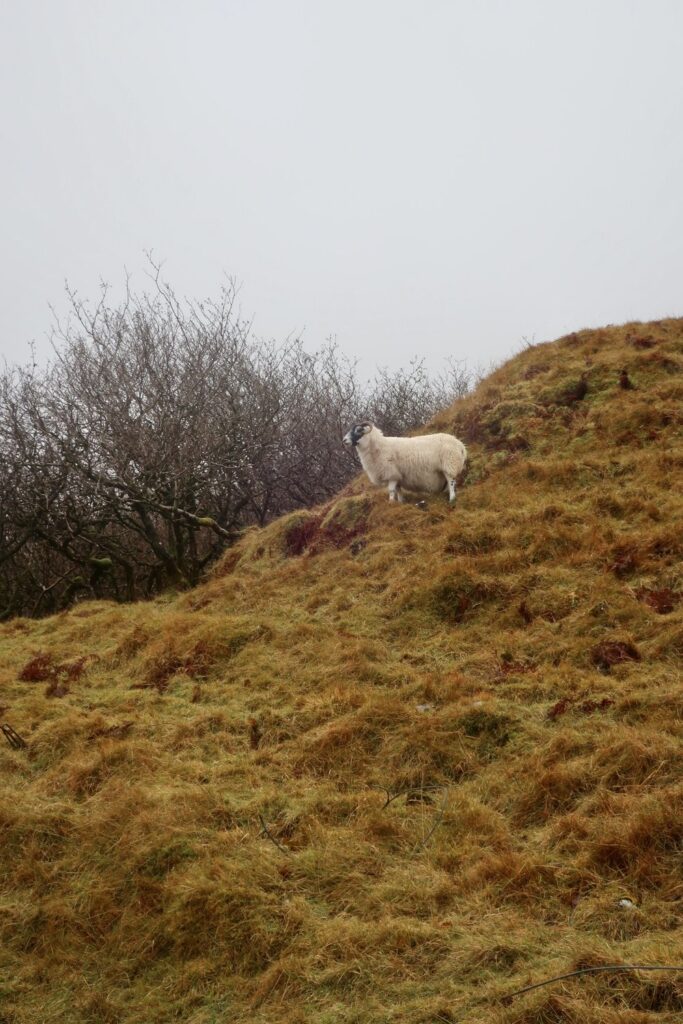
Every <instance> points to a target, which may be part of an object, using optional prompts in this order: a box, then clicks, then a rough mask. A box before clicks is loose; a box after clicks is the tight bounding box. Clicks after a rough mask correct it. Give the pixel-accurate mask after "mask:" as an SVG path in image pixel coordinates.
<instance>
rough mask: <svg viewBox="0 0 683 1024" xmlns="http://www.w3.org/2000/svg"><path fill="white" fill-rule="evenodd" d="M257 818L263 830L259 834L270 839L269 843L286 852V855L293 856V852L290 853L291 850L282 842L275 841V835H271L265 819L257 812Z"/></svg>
mask: <svg viewBox="0 0 683 1024" xmlns="http://www.w3.org/2000/svg"><path fill="white" fill-rule="evenodd" d="M258 818H259V821H260V822H261V827H262V829H263V831H262V832H261V833H260V834H261V835H266V836H268V838H269V839H270V841H271V843H273V844H274V845H275V846H277V848H278V850H280V851H281V852H282V853H284V854H286V855H287V856H288V857H293V856H294V854H293V853H292V851H291V850H288V849H287V847H286V846H283V845H282V843H279V842H278V841H277V839H276V838H275V836H274V835H273V833H272V832H271V831H270V830H269V828H268V826H267V825H266V823H265V821H264V820H263V815H262V814H259V816H258Z"/></svg>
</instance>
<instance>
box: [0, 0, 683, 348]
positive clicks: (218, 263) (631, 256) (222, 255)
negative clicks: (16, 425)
mask: <svg viewBox="0 0 683 1024" xmlns="http://www.w3.org/2000/svg"><path fill="white" fill-rule="evenodd" d="M1 12H2V13H1V14H0V29H1V32H0V51H1V52H0V56H1V58H2V59H1V60H0V87H1V88H0V93H1V95H2V104H3V111H2V143H3V144H2V159H1V160H0V187H1V189H2V196H3V206H4V211H3V218H2V221H3V223H2V232H1V234H0V260H1V262H2V283H3V288H2V303H1V304H0V353H1V354H2V355H3V356H4V357H5V358H7V359H9V360H20V361H23V360H25V359H26V358H27V357H28V354H29V344H30V343H31V342H32V341H34V342H35V345H36V351H37V353H38V356H39V358H43V357H44V356H45V355H46V354H47V353H48V352H49V345H48V341H47V338H46V332H47V331H48V329H49V326H50V323H51V313H50V308H49V305H50V304H52V305H53V306H54V308H55V310H56V312H57V313H58V314H59V315H62V314H63V312H64V310H65V308H66V303H65V297H64V281H65V280H68V281H69V283H70V284H71V286H72V287H73V288H75V289H77V291H78V293H79V294H80V295H81V296H83V297H92V298H93V299H94V298H96V297H97V293H98V286H99V281H100V280H101V279H103V280H105V281H107V282H110V283H111V285H112V288H113V290H114V293H115V294H116V293H117V289H120V288H121V285H122V281H123V277H124V268H127V270H128V271H129V272H130V273H131V274H132V277H133V285H134V286H136V287H139V288H144V287H146V286H147V285H148V284H149V281H148V279H147V278H146V277H145V272H144V266H145V257H144V252H145V250H153V252H154V254H155V256H156V257H157V258H158V259H159V260H163V261H164V275H165V276H166V277H167V278H168V280H169V281H170V282H171V283H172V284H173V286H174V287H175V288H176V290H177V291H178V292H179V293H180V294H181V295H188V296H191V297H194V298H200V297H201V296H205V295H211V294H215V293H216V291H217V290H218V288H219V287H220V284H221V282H222V281H223V280H224V278H225V276H226V275H227V276H231V277H234V278H235V279H237V280H238V281H239V282H240V283H241V290H240V304H241V309H242V312H243V314H244V315H245V316H246V317H248V318H253V320H254V328H253V329H254V330H255V331H256V332H257V333H258V334H259V335H261V336H264V337H273V338H277V339H280V338H285V337H286V336H287V335H291V334H302V333H303V337H304V339H305V342H306V344H307V346H310V347H311V348H317V347H318V346H319V345H321V344H322V343H323V342H324V341H325V339H326V338H329V337H336V339H337V341H338V343H339V345H340V347H341V348H342V349H343V350H344V352H346V353H348V354H349V355H351V356H355V357H359V358H361V359H362V360H363V365H366V364H367V365H368V367H369V366H370V365H371V364H374V363H376V362H378V363H381V364H388V365H398V364H399V363H404V362H406V361H407V360H408V359H409V358H410V357H411V356H413V355H415V354H418V355H420V356H424V357H425V358H426V359H427V360H428V362H429V364H430V366H434V367H438V366H440V365H441V362H442V360H443V359H444V358H446V357H452V358H456V359H466V360H467V361H468V362H471V363H477V364H488V363H489V362H491V361H497V360H500V359H501V358H503V357H505V356H507V355H509V354H511V353H512V352H514V351H515V350H516V349H518V348H519V347H520V345H521V344H522V343H523V340H524V339H526V340H528V341H534V340H535V341H542V340H546V339H549V338H552V337H556V336H559V335H561V334H562V333H566V332H567V331H570V330H574V329H577V328H580V327H584V326H597V325H600V324H604V323H619V322H623V321H625V320H629V319H650V318H657V317H662V316H666V315H681V314H683V295H682V291H681V285H682V282H683V274H682V271H683V189H682V188H681V181H683V130H682V116H683V62H682V61H681V57H680V48H681V40H682V39H683V4H680V3H679V2H677V0H670V2H665V0H651V2H647V3H646V2H644V0H643V2H631V0H600V2H597V3H596V2H595V0H592V2H590V3H588V2H574V3H572V4H559V3H548V2H547V0H546V2H529V0H516V2H515V3H508V2H499V3H497V2H492V0H489V2H487V0H472V2H465V0H450V2H439V0H430V2H428V3H417V2H413V3H407V2H402V0H373V2H368V0H365V2H356V0H352V2H349V0H345V2H343V3H342V2H325V0H317V2H312V0H311V2H293V0H278V2H275V0H249V2H246V0H245V2H237V0H224V2H197V3H194V4H187V3H180V2H177V0H165V2H164V3H160V2H156V0H142V2H140V0H138V2H135V3H133V2H130V0H117V2H115V3H114V2H101V0H94V2H92V0H89V2H87V3H86V2H85V0H79V2H76V0H59V2H58V3H54V2H51V0H43V2H38V0H24V2H22V3H19V2H18V0H15V2H9V0H5V2H4V3H3V4H2V8H1Z"/></svg>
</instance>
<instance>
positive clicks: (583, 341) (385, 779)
mask: <svg viewBox="0 0 683 1024" xmlns="http://www.w3.org/2000/svg"><path fill="white" fill-rule="evenodd" d="M623 369H625V370H626V371H627V376H628V380H629V382H630V383H631V384H632V385H633V387H632V388H630V387H626V388H625V387H623V386H622V383H623V379H624V378H623V375H621V371H622V370H623ZM682 369H683V321H675V320H670V321H661V322H658V323H653V324H630V325H627V326H625V327H621V328H605V329H603V330H599V331H582V332H579V333H578V334H573V335H570V336H569V337H567V338H563V339H561V340H560V341H558V342H555V343H552V344H547V345H540V346H536V347H534V348H531V349H529V350H527V351H525V352H523V353H522V354H520V355H519V356H517V357H516V358H514V359H512V360H511V361H510V362H509V363H508V364H506V365H505V366H503V367H501V368H500V369H499V370H497V371H496V372H495V373H494V374H493V375H492V376H491V377H490V378H488V379H487V380H486V381H484V382H483V383H482V384H481V386H480V387H479V388H478V390H477V391H476V393H475V394H473V395H471V396H469V397H468V398H467V399H465V400H464V401H461V402H459V403H457V404H456V405H454V406H453V407H452V408H451V409H448V410H445V411H444V412H443V413H442V414H441V415H440V416H438V417H437V419H436V420H435V421H434V423H433V424H431V426H432V427H433V428H437V429H447V430H453V431H454V432H456V433H457V434H459V435H460V436H462V437H464V438H465V439H466V440H467V441H468V442H469V447H470V454H471V460H470V466H469V470H468V476H467V480H466V482H465V486H464V487H463V488H462V491H461V495H460V499H459V504H458V506H457V508H456V509H455V510H451V509H449V508H447V506H446V503H445V500H444V499H443V498H435V499H433V500H432V499H430V500H429V502H428V503H427V507H426V509H419V508H416V507H414V506H411V505H406V506H402V507H394V506H390V505H389V503H388V502H387V500H386V496H385V495H384V494H375V493H371V492H370V491H369V490H368V488H367V486H366V484H365V482H364V481H363V480H362V479H361V478H359V479H358V480H357V481H356V482H354V484H353V485H351V486H350V487H349V488H348V489H347V491H346V492H345V493H344V494H343V495H341V496H340V497H339V498H338V499H337V500H336V501H333V502H330V503H329V504H328V505H327V506H325V507H324V508H321V509H315V510H311V511H310V512H300V513H296V514H295V515H292V516H289V517H287V518H285V519H283V520H280V521H278V522H276V523H273V524H272V525H271V526H269V527H267V528H266V529H264V530H251V531H249V532H248V533H247V534H246V535H245V537H244V538H243V539H242V541H240V543H239V544H238V545H237V546H236V547H235V548H234V549H232V550H231V551H230V552H228V553H227V555H226V556H225V558H224V560H223V562H222V563H221V564H220V565H219V566H217V568H216V570H215V572H214V573H213V575H212V576H211V578H210V579H208V580H207V581H206V583H205V584H204V585H203V586H201V587H199V588H197V589H196V590H194V591H192V592H188V593H184V594H181V595H168V596H166V597H164V598H162V599H159V600H157V601H154V602H152V603H148V604H137V605H128V606H121V605H115V604H109V603H90V604H81V605H78V606H77V607H76V608H74V609H73V610H72V611H71V612H69V613H64V614H61V615H58V616H56V617H54V618H51V619H44V620H41V621H37V622H30V621H26V620H15V621H11V622H8V623H6V624H4V625H2V626H1V627H0V697H1V699H0V703H1V704H2V707H3V711H2V715H1V719H2V721H6V722H9V723H10V724H11V725H12V726H13V727H14V728H15V729H16V730H17V732H18V733H19V734H20V735H21V736H23V737H24V739H25V740H26V742H27V747H26V749H20V750H14V749H12V748H11V747H10V746H9V744H6V743H5V742H4V739H2V742H3V746H2V747H0V773H1V778H2V787H1V789H0V838H1V840H2V844H1V847H0V863H1V866H2V870H1V872H0V879H1V890H0V900H1V901H2V902H1V905H0V910H1V913H0V968H1V970H0V1021H2V1024H38V1022H40V1024H50V1022H64V1024H67V1022H93V1024H94V1022H98V1024H99V1022H106V1024H108V1022H119V1021H120V1022H126V1024H148V1022H152V1021H153V1022H155V1024H156V1022H159V1024H167V1022H168V1024H170V1022H174V1021H183V1022H186V1024H214V1022H215V1024H217V1022H219V1021H220V1022H227V1021H241V1020H250V1021H255V1022H262V1024H266V1022H268V1024H278V1022H281V1024H299V1022H304V1021H305V1022H312V1024H332V1022H334V1024H338V1022H345V1024H352V1022H355V1024H380V1022H401V1024H406V1022H407V1024H437V1022H456V1021H458V1022H460V1021H467V1022H471V1024H484V1022H486V1024H488V1022H494V1024H560V1022H563V1024H568V1022H576V1024H579V1022H580V1024H585V1022H587V1021H590V1022H594V1024H617V1022H618V1024H645V1022H655V1021H656V1022H662V1024H664V1022H673V1021H679V1020H680V1019H681V1015H682V1014H683V974H680V975H677V974H654V973H653V974H644V973H641V974H638V973H630V974H596V975H587V976H585V977H582V978H575V979H570V980H567V981H564V982H561V983H558V984H557V985H554V986H552V987H547V988H542V989H539V990H537V991H535V992H531V993H529V994H527V995H524V996H520V997H519V998H516V999H514V1000H513V1001H512V1002H509V1003H506V1002H505V1001H504V997H505V995H506V994H507V993H510V992H512V991H514V990H516V989H518V988H520V987H523V986H524V985H526V984H529V983H531V982H534V981H539V980H543V979H544V978H546V977H550V976H552V975H556V974H562V973H565V972H567V971H570V970H572V969H577V968H580V967H586V966H592V965H593V966H598V965H602V964H609V963H644V964H657V963H660V964H667V963H668V964H683V928H682V925H683V914H682V912H681V899H682V897H683V873H682V870H681V869H682V867H683V860H682V849H683V772H682V770H681V737H682V735H683V722H682V714H681V713H682V711H683V687H682V686H681V657H682V655H683V600H682V596H683V579H682V574H681V561H682V555H683V528H682V525H683V444H682V439H681V433H682V432H681V423H682V419H683V416H682V409H683V402H682V401H681V400H682V399H683V374H682V373H681V370H682ZM620 376H621V381H622V383H620ZM584 392H585V393H584ZM0 739H1V737H0ZM622 899H629V900H631V901H632V904H633V906H631V907H622V906H620V902H619V901H620V900H622Z"/></svg>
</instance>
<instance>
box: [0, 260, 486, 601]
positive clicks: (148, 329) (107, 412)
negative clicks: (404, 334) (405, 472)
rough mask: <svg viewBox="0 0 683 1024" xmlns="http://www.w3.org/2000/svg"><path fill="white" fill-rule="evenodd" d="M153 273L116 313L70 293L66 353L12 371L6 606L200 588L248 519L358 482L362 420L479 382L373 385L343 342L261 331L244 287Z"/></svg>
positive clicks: (391, 416)
mask: <svg viewBox="0 0 683 1024" xmlns="http://www.w3.org/2000/svg"><path fill="white" fill-rule="evenodd" d="M151 267H152V274H151V276H152V281H153V289H152V290H151V292H149V293H143V294H141V295H138V294H134V293H133V292H132V291H131V290H130V289H129V288H127V289H126V295H125V299H124V301H123V302H122V303H120V304H118V305H114V304H111V303H110V301H109V296H108V292H107V289H106V288H103V289H102V293H101V295H100V299H99V302H98V303H97V305H95V306H90V305H89V304H88V303H86V302H83V301H82V300H80V299H79V298H78V296H77V295H76V294H75V293H70V299H71V313H70V316H69V318H68V320H67V321H66V322H65V323H63V324H60V323H58V322H57V323H56V325H55V329H54V334H53V348H54V353H55V355H54V359H53V361H52V363H51V364H50V365H49V366H48V367H47V368H46V369H45V370H42V371H41V370H39V369H38V368H37V367H36V365H35V364H32V365H30V366H28V367H24V368H19V369H14V370H9V369H7V370H6V371H5V373H4V374H3V375H2V377H1V378H0V473H1V474H2V485H3V486H2V488H1V489H0V566H2V570H3V571H2V574H0V616H5V617H6V616H8V615H12V614H18V613H22V614H43V613H46V612H51V611H54V610H55V609H57V608H60V607H63V606H64V605H65V604H68V603H69V602H70V601H71V600H73V599H74V598H75V597H77V596H78V595H80V594H83V595H90V596H108V597H113V598H115V599H118V600H132V599H134V598H136V597H137V596H147V595H151V594H154V593H156V592H158V591H159V590H160V589H162V588H163V587H165V586H168V585H169V584H173V585H186V584H193V583H196V582H197V580H198V579H199V578H200V577H201V576H202V574H203V573H204V571H205V570H206V568H207V566H208V565H209V564H210V563H211V561H212V560H214V559H215V558H216V557H217V556H218V554H219V553H220V552H221V551H222V550H223V549H224V548H225V546H226V545H229V544H230V543H231V542H232V541H233V540H234V538H235V537H236V536H238V535H239V533H240V531H241V530H242V529H243V528H244V527H245V526H247V525H249V524H252V523H259V524H264V523H266V522H268V521H269V520H270V519H272V518H273V517H274V516H277V515H280V514H282V513H283V512H287V511H289V510H291V509H294V508H298V507H301V506H306V505H312V504H314V503H316V502H319V501H321V500H324V499H325V498H327V497H329V496H331V495H333V494H334V493H336V491H337V490H338V489H339V488H340V487H341V486H343V485H344V484H345V483H346V482H347V481H348V480H349V479H350V478H351V477H352V476H353V475H354V474H355V472H356V471H357V466H356V463H355V461H354V459H353V457H352V455H350V454H349V453H348V452H347V451H346V450H344V449H343V448H342V446H341V444H340V438H341V437H342V435H343V434H344V432H345V431H346V429H347V428H348V425H349V423H350V422H351V421H352V420H354V419H357V418H359V417H360V416H365V415H371V416H372V417H373V418H374V419H375V420H376V421H377V422H378V424H379V425H380V426H382V427H383V429H385V430H386V431H388V432H403V431H406V430H411V429H414V428H416V427H418V426H419V425H420V424H421V423H423V422H424V421H425V419H427V418H429V417H430V416H431V415H432V414H433V413H434V412H436V411H437V410H438V409H439V408H441V407H443V406H444V405H447V404H449V403H450V402H451V401H452V400H453V398H455V397H457V396H458V395H460V394H462V393H464V391H466V390H467V387H468V381H469V378H468V374H467V372H466V371H465V370H464V369H463V368H462V367H461V366H460V365H459V364H452V365H450V366H449V367H448V369H447V370H446V371H445V372H444V373H443V374H441V375H436V376H430V375H429V374H428V372H427V370H426V368H425V365H424V363H422V362H413V363H411V364H410V366H409V367H408V368H407V369H405V370H398V371H391V372H390V371H388V370H381V371H379V372H378V373H377V375H376V377H375V379H374V380H373V381H370V382H369V383H367V384H362V383H360V382H359V379H358V372H357V367H356V365H355V364H354V363H352V362H350V361H349V360H347V359H346V358H345V357H344V356H343V355H342V353H340V351H339V350H338V348H337V347H336V346H335V345H334V344H333V343H328V344H327V345H325V346H324V347H323V348H322V349H321V350H320V351H318V352H314V353H311V352H307V351H306V350H305V348H304V346H303V344H302V342H301V340H300V339H296V338H295V339H290V340H288V341H287V342H285V343H284V344H283V345H276V344H274V343H269V342H264V341H262V340H260V339H258V338H256V337H254V335H253V334H252V332H251V329H250V325H249V324H248V323H247V322H245V321H244V320H242V319H241V318H240V316H239V315H238V312H237V309H236V290H235V287H234V285H233V284H232V283H231V282H229V283H228V284H226V286H225V287H224V288H223V289H222V291H221V293H220V294H219V296H218V299H217V300H215V301H206V302H201V303H192V302H188V301H183V302H181V301H180V300H178V298H177V297H176V295H175V294H174V292H173V291H172V289H171V288H170V287H169V286H168V285H167V284H165V283H164V282H163V281H162V279H161V277H160V273H159V268H158V267H157V266H155V265H154V264H151Z"/></svg>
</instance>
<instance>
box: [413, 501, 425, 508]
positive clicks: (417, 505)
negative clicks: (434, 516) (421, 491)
mask: <svg viewBox="0 0 683 1024" xmlns="http://www.w3.org/2000/svg"><path fill="white" fill-rule="evenodd" d="M415 508H427V502H426V501H416V502H415Z"/></svg>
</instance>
